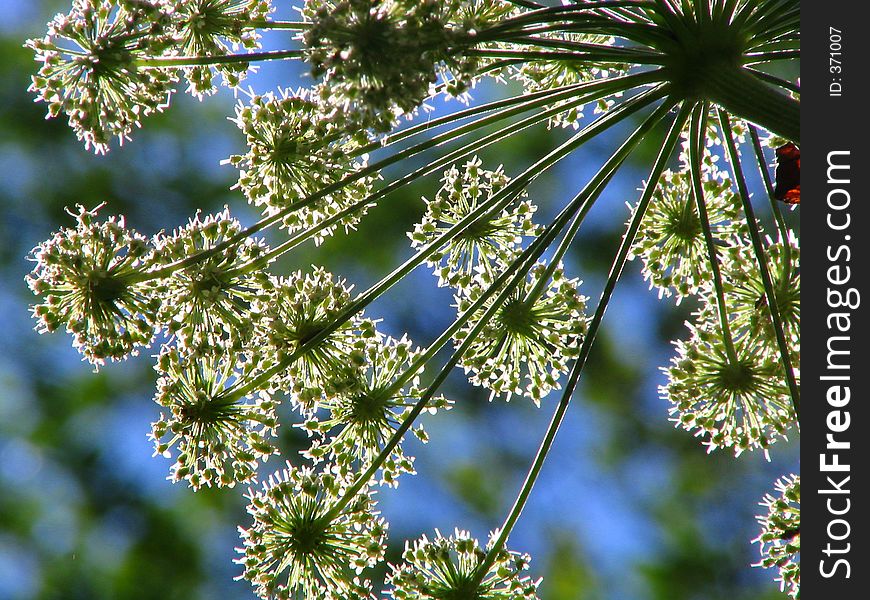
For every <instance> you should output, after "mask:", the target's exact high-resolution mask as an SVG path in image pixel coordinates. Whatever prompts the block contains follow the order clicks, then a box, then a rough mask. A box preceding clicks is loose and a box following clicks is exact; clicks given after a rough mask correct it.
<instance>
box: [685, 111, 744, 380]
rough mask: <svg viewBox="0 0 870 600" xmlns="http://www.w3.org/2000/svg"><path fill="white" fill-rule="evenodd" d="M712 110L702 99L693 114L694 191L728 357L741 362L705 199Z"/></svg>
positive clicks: (733, 362) (691, 152)
mask: <svg viewBox="0 0 870 600" xmlns="http://www.w3.org/2000/svg"><path fill="white" fill-rule="evenodd" d="M709 111H710V108H709V105H708V104H707V103H706V102H701V103H698V104H697V105H696V106H695V113H694V114H693V115H692V125H691V131H690V133H689V163H690V164H691V175H692V195H693V196H694V197H695V206H696V207H697V209H698V220H699V221H700V222H701V232H702V233H703V236H704V244H705V245H706V246H707V257H708V259H709V262H710V271H711V272H712V273H713V288H714V289H715V292H716V308H717V314H718V315H719V327H720V328H721V329H722V338H723V340H724V342H725V352H726V353H727V354H728V361H729V362H730V363H731V364H737V351H736V350H735V348H734V338H733V337H732V335H731V325H730V323H729V322H728V307H727V305H726V304H725V289H724V286H723V285H722V271H721V269H720V268H719V253H718V252H717V250H716V242H715V241H714V240H713V231H712V229H711V228H710V218H709V216H708V215H707V203H706V201H705V200H704V183H703V181H702V174H701V165H702V164H703V161H704V140H705V137H706V134H705V132H706V128H707V114H708V113H709Z"/></svg>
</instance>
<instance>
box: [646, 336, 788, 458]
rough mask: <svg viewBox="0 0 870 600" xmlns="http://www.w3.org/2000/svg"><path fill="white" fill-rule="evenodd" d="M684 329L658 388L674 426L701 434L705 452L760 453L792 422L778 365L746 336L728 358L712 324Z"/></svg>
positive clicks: (738, 342)
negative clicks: (687, 335)
mask: <svg viewBox="0 0 870 600" xmlns="http://www.w3.org/2000/svg"><path fill="white" fill-rule="evenodd" d="M689 329H690V331H691V338H690V339H689V340H688V341H686V342H683V341H678V342H676V344H675V345H676V348H677V354H676V356H674V357H673V358H672V359H671V365H670V366H669V367H666V368H663V371H664V372H665V374H666V375H667V377H668V382H667V383H666V384H665V385H662V386H661V387H660V388H659V392H660V394H661V396H662V397H663V398H665V399H667V400H668V401H669V402H670V403H671V408H670V410H669V412H670V414H671V415H672V416H673V419H672V420H673V421H674V422H675V425H676V426H679V427H682V428H683V429H685V430H687V431H692V432H694V433H695V435H696V436H698V437H701V436H703V437H704V438H705V439H704V444H705V445H706V446H707V449H708V451H709V452H712V451H713V450H714V449H716V448H730V449H732V450H733V451H734V454H735V455H740V454H741V453H742V452H743V451H744V450H753V449H755V448H762V449H764V450H765V451H766V449H767V448H768V447H769V446H770V445H771V444H772V443H773V442H775V441H776V440H777V439H779V438H780V437H784V436H785V433H786V430H787V429H788V428H789V427H791V426H792V425H794V424H795V422H796V421H795V414H794V410H793V408H792V404H791V399H790V398H789V392H788V388H787V386H786V381H785V373H784V370H783V368H782V365H781V364H780V363H779V361H778V359H777V358H776V357H773V356H771V355H770V353H768V352H765V351H764V349H763V347H761V346H759V345H758V344H757V343H756V342H755V341H754V340H752V339H751V338H749V337H748V336H743V337H739V338H736V339H735V340H734V356H731V355H730V354H731V353H730V351H729V349H728V347H727V344H726V342H725V339H724V337H723V334H722V332H721V329H719V327H718V325H714V324H710V323H702V324H701V325H689Z"/></svg>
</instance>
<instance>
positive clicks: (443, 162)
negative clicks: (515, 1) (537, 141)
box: [170, 74, 643, 277]
mask: <svg viewBox="0 0 870 600" xmlns="http://www.w3.org/2000/svg"><path fill="white" fill-rule="evenodd" d="M642 75H643V74H642ZM642 75H641V76H642ZM629 77H634V76H629ZM613 81H615V79H614V80H613ZM579 85H582V86H584V87H586V86H588V85H589V84H579ZM569 87H570V86H569ZM632 87H633V86H632ZM602 92H603V90H599V91H597V92H596V93H595V94H594V97H586V96H580V97H579V98H576V99H575V100H572V101H570V102H566V103H565V104H564V105H561V106H558V107H551V108H549V109H547V110H544V111H542V112H539V113H536V114H534V115H531V116H530V117H527V118H525V119H523V120H521V121H518V122H516V123H513V124H511V125H509V126H508V127H505V128H503V129H500V130H498V131H495V132H493V133H490V134H489V135H486V136H483V137H481V138H479V139H476V140H474V141H472V142H471V143H470V144H467V145H464V146H462V147H461V148H459V149H457V150H454V151H453V152H449V153H447V154H446V155H444V156H442V157H441V158H439V159H437V160H434V161H432V162H430V163H429V164H428V165H426V166H424V167H421V168H419V169H416V170H414V171H412V172H411V173H408V174H407V175H404V176H403V177H400V178H398V179H395V180H393V181H391V182H390V183H389V184H387V185H386V186H384V187H383V188H381V189H379V190H377V191H376V192H373V193H372V194H370V195H369V196H368V197H366V198H364V199H363V200H360V201H359V202H356V203H354V204H353V205H351V206H349V207H347V208H346V209H344V210H342V211H341V212H339V213H336V214H335V215H333V216H332V217H330V218H328V219H325V220H324V221H323V222H321V223H318V224H317V225H316V226H314V227H313V228H310V229H307V230H305V231H302V232H300V233H298V234H297V235H295V236H293V237H291V238H290V239H288V240H287V241H285V242H284V243H282V244H281V245H280V246H277V247H275V248H273V249H272V250H271V251H269V252H268V253H266V254H264V255H262V256H260V257H258V258H257V259H256V260H254V261H252V262H251V263H249V264H247V265H240V266H239V267H238V268H237V269H235V270H234V271H231V272H230V273H229V274H228V276H229V277H233V276H237V275H241V274H244V273H249V272H252V271H254V270H256V269H259V268H262V267H265V266H266V265H267V264H269V263H270V262H272V261H273V260H275V259H277V258H278V257H279V256H281V255H283V254H284V253H286V252H289V251H290V250H291V249H293V248H294V247H296V246H298V245H299V244H301V243H303V242H305V241H306V240H308V239H311V238H312V237H314V236H315V235H316V234H317V233H318V232H320V231H322V230H323V229H326V228H327V227H330V226H332V225H334V224H337V223H340V222H341V221H342V220H343V219H344V218H346V217H349V216H351V215H352V214H354V213H356V212H357V211H360V210H362V209H363V208H364V207H366V206H369V205H371V204H373V203H375V202H376V201H378V200H379V199H381V198H383V197H385V196H387V195H388V194H390V193H391V192H393V191H395V190H397V189H399V188H401V187H403V186H404V185H407V184H409V183H410V182H412V181H414V180H416V179H418V178H420V177H423V176H425V175H428V174H429V173H432V172H434V171H437V170H439V169H441V168H443V167H446V166H448V165H450V164H454V163H456V162H458V161H460V160H462V159H464V158H466V157H467V156H469V155H471V154H474V153H475V152H477V151H479V150H481V149H483V148H486V147H488V146H490V145H492V144H494V143H496V142H500V141H503V140H504V139H506V138H508V137H510V136H512V135H515V134H516V133H519V132H520V131H523V130H525V129H527V128H529V127H531V126H533V125H536V124H538V123H541V122H543V121H546V120H547V119H549V118H550V117H552V116H554V115H556V114H558V113H560V112H562V111H564V110H568V109H570V108H572V107H573V106H575V105H579V104H583V103H585V102H588V101H590V100H595V99H597V98H598V97H602V96H603V95H606V93H605V94H602ZM560 96H561V94H560ZM454 131H455V130H454ZM297 208H298V206H297ZM170 266H171V265H170Z"/></svg>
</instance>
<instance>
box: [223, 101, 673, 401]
mask: <svg viewBox="0 0 870 600" xmlns="http://www.w3.org/2000/svg"><path fill="white" fill-rule="evenodd" d="M663 95H664V91H663V90H662V89H661V88H656V89H653V90H650V91H648V92H645V93H644V94H641V95H640V96H637V97H635V98H632V99H631V100H628V101H626V102H624V103H622V105H621V106H620V107H619V108H618V109H615V110H613V111H611V112H609V113H607V114H605V115H604V116H602V117H601V118H600V119H598V120H597V121H595V122H594V123H592V124H591V125H589V126H588V127H586V128H585V129H583V130H581V131H580V132H578V133H576V134H575V135H574V136H572V137H571V138H570V139H569V140H568V141H566V142H564V143H563V144H561V145H560V146H559V147H557V148H555V149H554V150H552V151H551V152H549V153H548V154H546V155H545V156H544V157H542V158H540V159H539V160H538V161H536V162H535V163H534V164H533V165H532V166H530V167H529V168H527V169H526V170H525V171H524V172H523V173H522V174H521V175H520V176H519V177H517V178H516V179H514V180H512V181H511V182H510V183H508V184H507V185H506V186H505V187H504V188H503V189H501V190H499V192H498V193H496V194H494V195H493V196H492V197H491V198H489V199H488V200H487V201H486V202H484V203H483V204H481V205H480V206H478V207H476V208H475V209H474V210H472V211H471V212H469V213H468V214H467V215H466V216H465V217H463V219H462V220H461V221H460V222H459V223H457V224H456V225H454V226H453V227H451V228H450V229H449V230H448V231H446V232H444V233H443V234H441V235H440V236H438V237H437V238H436V239H435V240H433V241H432V242H430V243H429V244H427V245H426V246H425V247H423V248H422V249H420V251H418V252H417V253H416V254H415V255H414V256H413V257H411V258H409V259H408V260H407V261H405V262H404V263H403V264H402V265H400V266H399V267H397V268H396V269H395V270H394V271H393V272H392V273H390V274H389V275H387V276H385V277H384V278H383V279H381V281H379V282H378V283H376V284H375V285H373V286H372V287H370V288H369V289H368V290H366V292H364V293H363V294H361V295H360V296H359V297H358V298H357V299H356V300H354V301H353V302H351V303H350V305H349V306H348V307H347V308H346V309H345V310H344V311H342V313H341V314H340V315H338V317H336V319H335V320H334V321H333V322H332V323H331V324H329V325H328V326H326V327H324V328H323V329H322V330H321V331H320V332H318V333H317V334H316V335H314V336H312V337H311V339H310V340H308V341H307V342H306V343H305V344H304V345H302V346H300V347H299V348H297V349H296V350H295V351H294V352H293V353H292V354H291V355H290V356H288V357H287V358H286V359H284V360H282V361H281V362H280V363H279V364H277V365H275V366H274V367H272V368H271V369H268V370H267V371H265V372H264V373H262V374H261V375H259V376H257V377H254V378H253V379H251V380H250V381H248V382H246V383H244V384H241V385H235V386H232V387H230V388H228V389H227V390H225V392H224V393H225V395H226V396H227V401H233V400H237V399H239V398H243V397H244V396H246V395H247V394H249V393H250V392H252V391H253V390H257V389H260V387H262V385H263V384H265V383H267V382H268V381H269V379H271V378H272V377H273V376H274V375H275V374H276V373H279V372H281V371H282V370H284V369H286V367H287V366H288V365H290V364H292V363H293V362H294V361H295V360H297V359H298V358H299V357H300V356H302V355H303V354H304V353H305V352H308V351H309V350H310V349H311V348H313V347H315V346H316V345H317V344H319V343H320V342H322V341H323V340H324V339H326V337H327V336H328V335H330V334H331V333H332V332H334V331H335V330H336V329H338V327H340V326H341V325H342V324H343V323H345V322H346V321H348V320H349V319H350V318H352V317H353V316H354V315H356V314H358V313H359V312H360V311H362V310H363V309H364V308H365V307H366V306H368V305H369V304H370V303H371V302H373V301H374V300H375V299H377V298H378V297H379V296H380V295H381V294H383V293H384V292H385V291H387V290H388V289H390V288H391V287H392V286H393V285H395V284H396V283H397V282H398V281H400V280H401V279H402V278H404V277H405V275H407V274H408V273H410V272H411V271H413V270H414V269H415V268H417V266H419V265H420V264H422V263H423V262H425V261H426V259H428V258H429V256H431V255H432V254H433V253H434V252H436V251H437V250H438V249H440V248H441V247H442V246H444V245H445V244H446V243H448V242H449V241H450V240H451V239H453V238H455V237H457V236H459V235H461V234H462V233H463V232H464V231H465V230H467V229H468V228H469V227H471V226H472V225H473V224H474V223H475V222H476V221H477V220H479V219H482V218H487V217H488V216H489V215H490V214H492V213H494V212H497V211H498V210H501V209H502V208H503V207H504V206H505V205H506V204H507V203H508V202H510V201H511V199H512V198H513V197H514V196H515V194H516V193H517V192H518V191H520V190H523V189H525V188H526V187H527V186H528V184H529V183H530V182H531V181H532V180H534V179H535V178H537V177H538V176H539V175H540V174H541V173H543V172H544V171H545V170H547V169H549V168H550V167H551V166H553V165H554V164H556V163H557V162H559V161H560V160H561V159H562V158H564V157H565V156H567V155H568V154H570V153H571V152H572V151H573V150H574V149H575V148H577V147H578V146H580V145H582V144H583V143H585V142H586V141H588V140H589V139H591V138H592V137H594V136H596V135H598V134H599V133H601V132H602V131H604V130H606V129H608V128H609V127H611V126H613V125H614V124H616V123H618V122H620V121H621V120H623V119H625V118H626V117H628V116H629V115H631V114H633V113H634V112H636V111H637V110H639V109H640V108H643V107H644V106H646V105H648V104H650V103H652V102H655V101H656V100H658V99H660V98H661V97H662V96H663Z"/></svg>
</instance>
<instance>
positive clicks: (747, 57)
mask: <svg viewBox="0 0 870 600" xmlns="http://www.w3.org/2000/svg"><path fill="white" fill-rule="evenodd" d="M743 57H744V58H743V63H744V64H747V65H755V64H758V63H764V62H773V61H777V60H791V59H793V58H800V57H801V51H800V49H786V50H771V51H770V52H747V53H746V54H744V55H743Z"/></svg>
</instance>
